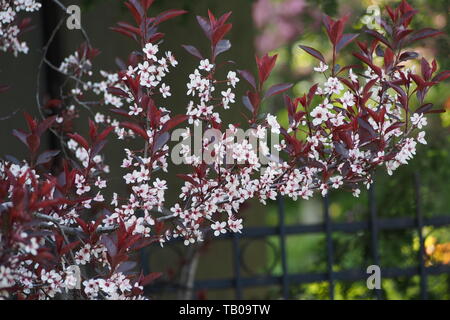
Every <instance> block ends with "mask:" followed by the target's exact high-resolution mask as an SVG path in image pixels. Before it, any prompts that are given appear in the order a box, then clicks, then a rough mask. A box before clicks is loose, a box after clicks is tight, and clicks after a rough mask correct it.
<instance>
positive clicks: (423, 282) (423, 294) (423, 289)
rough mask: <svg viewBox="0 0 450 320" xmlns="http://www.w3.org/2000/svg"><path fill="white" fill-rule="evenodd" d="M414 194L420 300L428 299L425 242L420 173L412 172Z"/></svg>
mask: <svg viewBox="0 0 450 320" xmlns="http://www.w3.org/2000/svg"><path fill="white" fill-rule="evenodd" d="M414 194H415V198H416V199H415V205H416V225H417V232H418V233H419V243H420V246H419V254H418V258H419V273H420V298H421V299H422V300H426V299H428V293H427V269H426V268H425V259H424V257H423V255H424V253H425V244H424V238H423V233H422V232H423V215H422V200H421V194H420V174H419V173H418V172H415V173H414Z"/></svg>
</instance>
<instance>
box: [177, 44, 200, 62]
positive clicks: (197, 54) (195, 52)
mask: <svg viewBox="0 0 450 320" xmlns="http://www.w3.org/2000/svg"><path fill="white" fill-rule="evenodd" d="M182 47H183V48H184V50H186V51H187V52H189V53H190V54H192V55H193V56H194V57H197V58H199V59H201V60H203V56H202V54H201V53H200V51H198V49H197V48H196V47H194V46H188V45H182Z"/></svg>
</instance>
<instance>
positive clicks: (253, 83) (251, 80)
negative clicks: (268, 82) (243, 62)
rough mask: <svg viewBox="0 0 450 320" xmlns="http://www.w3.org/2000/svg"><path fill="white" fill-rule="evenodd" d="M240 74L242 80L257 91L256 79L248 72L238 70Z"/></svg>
mask: <svg viewBox="0 0 450 320" xmlns="http://www.w3.org/2000/svg"><path fill="white" fill-rule="evenodd" d="M238 73H239V74H240V75H241V77H242V78H244V79H245V80H247V82H248V83H250V85H251V86H252V87H253V89H256V80H255V77H254V76H253V75H252V74H251V73H250V72H248V71H247V70H238Z"/></svg>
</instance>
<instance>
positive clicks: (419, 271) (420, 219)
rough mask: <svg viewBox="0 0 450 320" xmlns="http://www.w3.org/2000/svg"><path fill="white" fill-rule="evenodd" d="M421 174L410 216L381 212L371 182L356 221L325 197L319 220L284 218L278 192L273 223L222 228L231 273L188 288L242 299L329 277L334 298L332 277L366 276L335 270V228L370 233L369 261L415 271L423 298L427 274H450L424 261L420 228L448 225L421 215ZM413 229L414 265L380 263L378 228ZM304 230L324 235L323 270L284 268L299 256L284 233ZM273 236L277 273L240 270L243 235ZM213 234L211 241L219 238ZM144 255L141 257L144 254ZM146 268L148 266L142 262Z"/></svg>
mask: <svg viewBox="0 0 450 320" xmlns="http://www.w3.org/2000/svg"><path fill="white" fill-rule="evenodd" d="M419 180H420V177H419V176H418V175H415V177H414V182H415V183H414V189H415V210H413V212H412V213H411V216H410V217H400V218H380V217H379V209H378V204H377V202H376V197H375V184H373V185H372V187H371V188H370V190H369V194H368V198H369V203H368V207H369V208H368V210H369V215H368V219H367V220H366V221H358V222H333V221H332V219H331V217H330V210H329V208H330V206H329V199H328V197H324V198H323V201H322V202H323V203H322V209H323V222H322V223H319V224H307V225H303V224H296V225H287V224H286V209H285V201H284V199H283V198H281V197H279V198H278V199H277V211H278V219H279V221H278V225H277V226H276V227H247V228H244V230H243V232H242V234H226V235H223V236H221V237H219V239H230V240H231V241H232V269H233V274H234V275H233V277H231V278H218V279H208V280H198V281H195V282H194V284H193V286H192V287H191V288H188V289H190V290H192V291H193V292H196V291H199V290H223V289H233V290H234V295H235V298H236V299H244V298H246V297H245V296H244V289H247V288H252V287H262V286H279V288H280V297H282V298H284V299H290V298H293V297H291V296H290V288H291V287H292V286H295V285H302V284H308V283H319V282H327V283H328V295H329V298H330V299H334V298H335V283H336V282H337V281H350V282H354V281H364V283H365V281H366V279H367V277H368V276H369V275H368V274H367V272H366V269H352V270H340V271H335V270H334V269H335V268H334V266H335V264H334V258H335V248H334V244H333V234H334V233H336V232H343V233H349V234H356V233H359V232H364V233H366V234H368V235H370V249H369V251H370V252H368V254H370V256H371V260H372V261H373V264H374V265H378V266H380V267H381V276H382V278H383V279H385V278H397V277H413V276H417V275H418V276H419V277H420V298H421V299H427V297H428V286H427V276H429V275H439V274H444V273H447V274H450V266H449V265H432V266H426V263H425V261H426V260H425V259H426V257H425V247H424V241H425V239H424V237H423V228H424V227H426V226H432V227H444V226H450V216H435V217H431V218H425V217H424V215H423V212H422V209H421V206H422V205H421V192H420V181H419ZM414 229H415V230H416V231H417V232H418V235H419V242H420V248H419V250H418V254H417V260H416V262H417V265H416V266H414V267H403V268H402V267H383V257H382V256H381V255H380V249H379V234H380V232H381V231H385V230H414ZM303 234H324V235H325V241H326V272H319V273H317V272H309V273H289V272H288V259H299V258H301V257H289V256H288V253H287V249H286V238H287V236H291V235H303ZM274 236H275V237H277V238H278V239H279V247H278V248H277V250H278V251H279V252H278V253H279V254H278V255H277V257H278V258H279V261H278V263H281V275H271V274H264V275H254V276H250V277H246V276H244V275H243V274H242V269H243V267H245V265H244V261H243V247H242V243H243V240H247V239H267V238H268V237H274ZM219 239H217V238H215V239H214V241H220V240H219ZM144 258H146V257H144ZM147 268H148V266H147ZM163 286H164V290H165V291H166V292H167V290H177V288H178V289H179V287H180V285H174V284H173V283H165V284H164V285H163V284H161V283H159V285H158V284H156V285H154V284H153V285H151V286H150V287H149V288H147V291H148V292H151V293H155V292H158V291H159V290H162V287H163ZM373 291H374V297H375V298H377V299H383V298H385V297H383V291H382V289H381V290H378V289H374V290H373Z"/></svg>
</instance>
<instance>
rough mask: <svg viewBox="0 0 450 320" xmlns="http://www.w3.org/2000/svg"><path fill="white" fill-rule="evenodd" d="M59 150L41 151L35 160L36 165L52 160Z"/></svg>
mask: <svg viewBox="0 0 450 320" xmlns="http://www.w3.org/2000/svg"><path fill="white" fill-rule="evenodd" d="M59 152H60V151H59V150H49V151H45V152H43V153H41V154H40V155H39V157H38V158H37V160H36V165H40V164H44V163H47V162H49V161H50V160H52V159H53V158H54V157H55V156H57V155H58V154H59Z"/></svg>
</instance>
